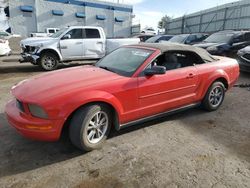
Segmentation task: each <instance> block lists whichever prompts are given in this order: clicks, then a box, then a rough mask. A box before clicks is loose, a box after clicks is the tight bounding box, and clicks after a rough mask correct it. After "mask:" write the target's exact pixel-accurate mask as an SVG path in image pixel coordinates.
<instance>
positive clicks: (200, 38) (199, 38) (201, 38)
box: [196, 34, 207, 42]
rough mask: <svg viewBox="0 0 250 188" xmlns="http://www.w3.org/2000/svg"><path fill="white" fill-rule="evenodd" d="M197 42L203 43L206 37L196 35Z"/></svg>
mask: <svg viewBox="0 0 250 188" xmlns="http://www.w3.org/2000/svg"><path fill="white" fill-rule="evenodd" d="M196 36H197V42H200V41H203V40H204V39H206V36H207V35H205V34H197V35H196Z"/></svg>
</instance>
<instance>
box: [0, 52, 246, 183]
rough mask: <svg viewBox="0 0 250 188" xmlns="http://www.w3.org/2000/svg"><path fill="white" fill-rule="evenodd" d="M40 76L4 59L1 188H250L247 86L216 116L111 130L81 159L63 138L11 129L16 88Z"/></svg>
mask: <svg viewBox="0 0 250 188" xmlns="http://www.w3.org/2000/svg"><path fill="white" fill-rule="evenodd" d="M11 58H12V57H9V59H11ZM64 67H65V66H64ZM39 73H40V69H39V68H38V67H36V66H32V65H29V64H26V65H20V64H18V63H17V62H2V61H1V60H0V148H1V149H0V187H23V188H29V187H36V188H38V187H82V188H85V187H89V188H99V187H109V188H112V187H218V188H219V187H250V110H249V109H250V100H249V96H250V91H248V90H247V89H246V88H244V89H242V88H233V89H232V90H231V91H229V92H228V93H227V96H226V99H225V101H224V104H223V106H222V107H221V108H220V109H219V110H218V111H217V112H212V113H208V112H205V111H203V110H201V109H193V110H188V111H186V112H183V113H179V114H176V115H172V116H169V117H166V118H162V119H159V120H156V121H151V122H148V123H146V124H140V125H137V126H135V127H131V128H129V129H126V130H122V131H120V132H115V131H113V132H112V133H111V136H110V138H109V139H108V140H107V142H106V143H105V144H104V147H103V148H102V149H101V150H96V151H93V152H89V153H82V152H81V151H79V150H77V149H75V148H74V147H73V146H72V145H71V144H70V143H69V141H68V140H65V139H64V140H61V141H59V142H57V143H41V142H35V141H30V140H27V139H25V138H23V137H21V136H19V135H18V134H17V133H16V131H15V130H14V129H13V128H11V127H10V126H9V125H8V123H7V121H6V118H5V115H4V105H5V104H6V102H7V101H8V100H9V99H11V95H10V94H9V90H10V88H11V86H12V85H13V84H15V83H17V82H19V81H21V80H23V79H26V78H29V77H31V76H32V75H36V74H39ZM239 83H250V74H241V77H240V80H239Z"/></svg>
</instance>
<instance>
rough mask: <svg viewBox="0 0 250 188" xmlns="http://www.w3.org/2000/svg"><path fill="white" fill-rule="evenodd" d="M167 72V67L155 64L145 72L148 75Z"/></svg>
mask: <svg viewBox="0 0 250 188" xmlns="http://www.w3.org/2000/svg"><path fill="white" fill-rule="evenodd" d="M165 73H166V67H163V66H153V67H151V68H148V69H146V70H145V71H144V74H145V75H146V76H153V75H159V74H165Z"/></svg>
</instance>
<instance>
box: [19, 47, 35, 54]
mask: <svg viewBox="0 0 250 188" xmlns="http://www.w3.org/2000/svg"><path fill="white" fill-rule="evenodd" d="M22 50H23V53H32V52H34V51H35V47H33V46H24V47H22Z"/></svg>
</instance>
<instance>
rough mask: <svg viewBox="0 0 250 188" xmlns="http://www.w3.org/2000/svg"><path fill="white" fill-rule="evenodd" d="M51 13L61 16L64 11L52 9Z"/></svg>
mask: <svg viewBox="0 0 250 188" xmlns="http://www.w3.org/2000/svg"><path fill="white" fill-rule="evenodd" d="M52 14H53V15H55V16H63V15H64V12H63V11H62V10H52Z"/></svg>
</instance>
